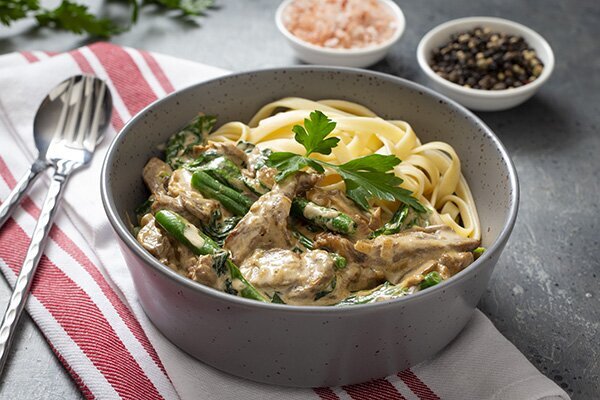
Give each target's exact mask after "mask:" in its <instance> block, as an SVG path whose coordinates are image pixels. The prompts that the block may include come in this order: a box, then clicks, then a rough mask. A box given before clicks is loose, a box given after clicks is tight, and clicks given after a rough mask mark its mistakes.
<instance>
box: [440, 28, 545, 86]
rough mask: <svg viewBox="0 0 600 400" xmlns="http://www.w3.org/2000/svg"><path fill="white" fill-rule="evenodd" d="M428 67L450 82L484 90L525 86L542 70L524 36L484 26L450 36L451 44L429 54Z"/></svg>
mask: <svg viewBox="0 0 600 400" xmlns="http://www.w3.org/2000/svg"><path fill="white" fill-rule="evenodd" d="M430 66H431V68H432V69H433V71H434V72H435V73H436V74H438V75H439V76H441V77H442V78H444V79H446V80H448V81H450V82H453V83H456V84H458V85H461V86H464V87H467V88H473V89H484V90H503V89H510V88H517V87H520V86H523V85H526V84H528V83H530V82H533V81H534V80H535V79H537V78H538V77H539V76H540V75H541V73H542V71H543V69H544V63H542V61H541V60H540V59H539V58H538V57H537V55H536V52H535V50H533V49H532V48H531V47H529V44H527V42H526V41H525V40H524V39H523V37H521V36H514V35H509V34H506V33H500V32H493V31H492V30H491V29H490V28H487V27H483V28H482V27H476V28H474V29H472V30H470V31H467V32H462V33H457V34H453V35H451V36H450V41H448V42H447V43H446V44H444V45H442V46H440V47H438V48H437V49H435V50H434V51H433V52H432V57H431V61H430Z"/></svg>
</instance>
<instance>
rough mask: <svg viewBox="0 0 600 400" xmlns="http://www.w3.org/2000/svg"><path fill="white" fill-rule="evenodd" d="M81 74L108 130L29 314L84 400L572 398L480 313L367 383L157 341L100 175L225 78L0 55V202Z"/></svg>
mask: <svg viewBox="0 0 600 400" xmlns="http://www.w3.org/2000/svg"><path fill="white" fill-rule="evenodd" d="M81 72H85V73H94V74H96V75H98V76H100V77H101V78H104V79H106V80H107V81H108V82H109V86H110V88H111V91H112V94H113V99H114V117H113V127H112V128H111V129H110V130H109V132H108V133H107V137H106V138H105V139H104V141H103V142H102V144H101V145H100V146H99V148H98V149H97V151H96V155H95V156H94V159H93V161H92V163H91V166H90V167H89V168H87V169H85V170H83V171H80V172H79V173H77V174H76V175H75V176H74V177H73V178H72V180H71V181H70V182H69V185H68V187H67V190H66V193H65V198H64V203H63V206H62V209H61V211H59V214H58V216H57V219H56V226H55V227H54V228H53V230H52V233H51V240H50V241H49V243H48V245H47V248H46V252H45V257H44V258H43V260H42V263H41V266H40V269H39V271H38V275H37V278H36V280H35V282H34V285H33V292H32V294H33V295H32V297H31V298H30V300H29V303H28V307H27V310H28V312H29V313H30V315H31V316H32V317H33V319H34V320H35V322H36V323H37V325H38V326H39V327H40V329H41V330H42V332H43V333H44V335H45V336H46V337H47V339H48V341H49V342H50V343H51V345H52V347H53V350H54V351H55V352H56V354H57V356H58V357H59V358H60V360H61V361H62V363H63V364H64V365H65V367H66V368H67V369H68V371H69V372H70V374H71V375H72V377H73V379H74V380H75V381H76V382H77V384H78V386H79V387H80V388H81V390H82V393H83V394H84V395H85V397H86V398H98V399H113V398H119V397H121V398H131V399H145V398H148V399H155V398H165V399H177V398H181V399H184V400H185V399H197V398H211V399H213V398H214V399H239V398H244V399H282V398H286V399H304V398H317V399H318V398H322V399H330V400H331V399H349V398H353V399H371V398H372V399H421V400H432V399H461V400H462V399H464V400H467V399H474V400H484V399H495V400H500V399H568V398H569V397H568V395H567V394H566V393H565V392H564V391H563V390H561V389H560V388H559V387H558V386H557V385H556V384H554V383H553V382H552V381H551V380H549V379H548V378H546V377H545V376H543V375H542V374H541V373H539V372H538V371H537V370H536V369H535V368H534V367H533V365H531V364H530V363H529V362H528V361H527V360H526V358H525V357H524V356H523V355H522V354H521V353H520V352H519V351H518V350H517V349H516V348H515V347H514V346H513V345H512V344H511V343H510V342H508V341H507V340H506V339H505V338H504V337H503V336H502V335H501V334H500V333H499V332H498V331H497V330H496V329H495V328H494V326H493V325H492V324H491V322H490V321H489V320H488V319H487V318H486V317H485V316H484V315H483V314H482V313H481V312H479V311H476V312H475V313H474V315H473V318H472V320H471V321H470V323H469V324H468V325H467V327H466V328H465V330H464V331H463V332H462V333H461V334H460V335H459V337H458V338H457V339H455V340H454V341H453V342H452V343H451V344H450V345H448V347H446V349H444V350H443V351H442V352H441V353H440V354H438V355H437V356H436V357H435V358H434V359H432V360H429V361H427V362H424V363H421V364H420V365H417V366H415V367H413V368H411V369H408V370H406V371H402V372H399V373H398V374H396V375H393V376H389V377H386V378H382V379H378V380H375V381H372V382H367V383H364V384H359V385H353V386H346V387H337V388H318V389H291V388H284V387H277V386H269V385H264V384H259V383H255V382H250V381H246V380H243V379H240V378H236V377H233V376H230V375H228V374H225V373H223V372H220V371H217V370H215V369H213V368H211V367H209V366H206V365H204V364H203V363H201V362H200V361H198V360H195V359H193V358H191V357H190V356H188V355H187V354H185V353H184V352H182V351H181V350H179V349H178V348H177V347H175V346H174V345H173V344H172V343H170V342H169V341H168V340H167V339H166V338H165V337H163V336H162V335H161V333H160V332H158V331H157V330H156V329H155V328H154V326H153V325H152V324H151V322H150V321H149V320H148V319H147V317H146V316H145V314H144V312H143V310H142V309H141V306H140V304H139V302H138V300H137V295H136V293H135V290H134V287H133V282H132V280H131V277H130V275H129V272H128V270H127V267H126V265H125V262H124V260H123V258H122V256H121V254H120V252H119V249H118V247H117V245H116V239H115V237H114V235H113V232H112V229H111V227H110V226H109V224H108V221H107V219H106V217H105V214H104V210H103V208H102V204H101V200H100V193H99V186H100V185H99V177H100V168H101V165H102V161H103V158H104V153H105V151H106V149H107V146H108V144H109V143H110V141H111V139H112V138H113V137H114V135H115V134H116V131H118V130H119V129H120V128H121V127H122V125H123V123H124V122H126V121H127V120H128V119H129V118H131V117H132V116H133V115H134V114H135V113H136V112H138V111H139V110H140V109H141V108H142V107H144V106H145V105H147V104H149V103H150V102H152V101H153V100H155V99H157V98H159V97H161V96H164V95H165V94H166V93H168V92H170V91H172V90H174V89H178V88H181V87H184V86H187V85H190V84H192V83H196V82H199V81H202V80H206V79H209V78H213V77H216V76H219V75H223V74H226V73H227V72H226V71H223V70H220V69H217V68H213V67H210V66H206V65H201V64H197V63H193V62H189V61H185V60H180V59H175V58H172V57H168V56H164V55H160V54H152V53H148V52H144V51H138V50H135V49H130V48H122V47H118V46H114V45H110V44H107V43H97V44H94V45H91V46H89V47H83V48H80V49H77V50H74V51H72V52H69V53H62V54H48V53H43V52H21V53H13V54H8V55H4V56H0V178H1V179H0V199H5V198H6V197H7V195H8V193H9V191H10V189H11V188H12V187H13V186H14V184H15V178H16V179H19V178H20V176H21V175H22V174H23V172H24V171H25V170H26V168H27V166H28V165H29V163H30V162H31V161H32V160H33V159H34V157H35V155H36V150H35V146H34V142H33V137H32V122H33V117H34V114H35V112H36V110H37V107H38V104H39V103H40V101H41V100H42V99H43V98H44V96H45V94H46V93H47V92H48V90H49V89H51V88H52V87H53V86H54V85H56V84H57V83H58V82H60V81H61V80H63V79H65V78H67V77H69V76H71V75H73V74H78V73H81ZM47 182H48V176H46V177H45V178H44V179H42V180H41V181H40V182H38V184H37V185H36V186H35V189H34V190H33V191H32V192H31V193H30V195H29V197H28V199H27V200H26V201H25V202H24V203H23V204H22V205H21V207H20V208H19V210H18V211H17V213H16V214H15V215H14V216H13V219H11V220H10V221H9V222H8V223H7V224H6V225H5V227H4V228H3V229H2V231H1V232H0V269H1V270H2V272H3V273H4V275H5V277H6V278H7V279H8V281H9V282H10V283H11V285H12V284H13V283H14V281H15V277H16V271H18V268H20V265H21V262H22V260H23V257H24V254H25V251H26V249H27V245H28V242H29V235H30V234H31V232H32V230H33V227H34V225H35V220H36V218H37V216H38V214H39V208H40V206H41V204H42V201H43V197H44V194H45V190H46V187H47Z"/></svg>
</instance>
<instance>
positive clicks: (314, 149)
mask: <svg viewBox="0 0 600 400" xmlns="http://www.w3.org/2000/svg"><path fill="white" fill-rule="evenodd" d="M334 128H335V122H333V121H332V120H330V119H329V118H327V116H326V115H325V114H323V113H322V112H321V111H318V110H317V111H313V112H311V113H310V119H308V118H305V119H304V126H303V127H302V126H300V125H294V127H293V128H292V131H293V132H294V133H295V134H296V136H294V139H296V142H298V143H300V144H301V145H302V146H304V148H305V149H306V154H305V156H306V157H308V156H309V155H311V154H312V153H321V154H326V155H327V154H331V149H332V148H334V147H335V146H337V144H338V142H339V141H340V139H339V138H336V137H331V138H329V139H325V136H327V135H329V134H330V133H331V132H332V131H333V130H334Z"/></svg>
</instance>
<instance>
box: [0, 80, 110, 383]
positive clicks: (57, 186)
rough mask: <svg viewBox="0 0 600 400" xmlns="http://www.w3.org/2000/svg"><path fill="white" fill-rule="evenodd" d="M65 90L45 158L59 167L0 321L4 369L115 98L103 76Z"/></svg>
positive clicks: (0, 359)
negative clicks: (64, 200)
mask: <svg viewBox="0 0 600 400" xmlns="http://www.w3.org/2000/svg"><path fill="white" fill-rule="evenodd" d="M64 95H65V96H67V97H66V101H65V102H64V105H63V107H62V110H61V111H60V116H59V118H58V122H57V123H56V127H55V129H56V131H55V134H54V136H53V139H52V141H51V143H50V146H49V148H48V152H47V153H46V159H47V161H48V162H49V163H50V164H52V165H54V166H55V172H54V175H53V176H52V181H51V183H50V187H49V188H48V194H47V195H46V199H45V200H44V204H43V206H42V210H41V212H40V217H39V219H38V221H37V224H36V226H35V229H34V231H33V234H32V236H31V243H30V244H29V248H28V250H27V255H26V257H25V261H24V262H23V266H22V267H21V271H20V273H19V276H18V278H17V281H16V282H15V286H14V289H13V293H12V295H11V297H10V300H9V303H8V307H7V308H6V312H5V314H4V317H3V319H2V324H0V374H1V373H2V371H3V369H4V366H5V364H6V360H7V358H8V354H9V350H10V345H11V342H12V339H13V336H14V333H15V327H16V325H17V322H18V321H19V318H20V316H21V314H22V312H23V308H24V307H25V303H26V301H27V297H28V295H29V290H30V288H31V282H32V280H33V276H34V274H35V271H36V269H37V265H38V263H39V260H40V258H41V256H42V253H43V250H44V247H45V244H46V240H47V237H48V233H49V231H50V228H51V227H52V222H53V220H54V217H55V214H56V211H57V209H58V205H59V202H60V199H61V197H62V194H63V191H64V188H65V184H66V183H67V180H68V179H69V177H70V176H71V174H72V173H73V172H74V171H76V170H77V169H79V168H81V167H83V166H85V165H86V164H88V163H89V162H90V160H91V158H92V155H93V152H94V149H95V148H96V144H97V143H98V142H99V141H100V140H101V139H102V137H103V136H104V130H105V128H106V126H107V125H108V121H109V120H110V113H111V109H112V99H111V95H110V91H109V90H108V89H107V87H106V84H105V83H104V81H102V80H101V79H98V78H95V77H92V76H77V77H74V78H73V79H72V80H71V81H70V82H69V87H68V88H67V89H66V92H65V94H64ZM48 128H51V127H48Z"/></svg>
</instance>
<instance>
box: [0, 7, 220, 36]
mask: <svg viewBox="0 0 600 400" xmlns="http://www.w3.org/2000/svg"><path fill="white" fill-rule="evenodd" d="M117 1H120V2H123V3H127V4H129V5H130V6H131V17H130V18H131V24H130V26H131V25H133V24H135V23H136V22H137V20H138V14H139V10H140V7H144V6H149V5H154V6H157V7H159V8H162V9H165V10H175V11H179V12H180V13H181V14H182V15H184V16H199V15H203V14H204V12H205V11H206V10H207V9H208V8H210V7H212V6H213V5H214V0H117ZM30 17H33V18H35V20H36V22H37V24H38V26H40V27H48V28H51V29H57V30H66V31H70V32H74V33H77V34H83V33H86V34H88V35H90V36H95V37H102V38H106V37H110V36H112V35H115V34H118V33H121V32H123V31H126V30H127V29H128V28H129V27H130V26H128V27H120V26H118V25H117V24H116V23H115V22H114V21H113V20H112V19H110V18H102V17H99V16H97V15H94V14H92V13H91V12H90V10H89V8H88V6H87V5H84V4H79V3H77V2H74V1H71V0H62V1H61V3H60V4H59V5H58V6H57V7H54V8H44V7H42V6H41V5H40V1H39V0H0V23H1V24H3V25H10V24H11V23H13V22H15V21H18V20H21V19H24V18H30Z"/></svg>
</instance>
